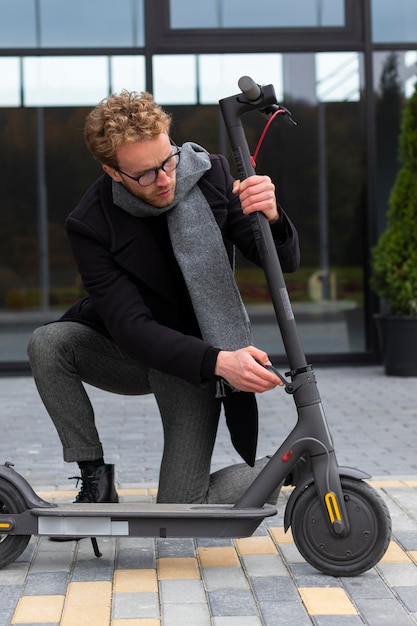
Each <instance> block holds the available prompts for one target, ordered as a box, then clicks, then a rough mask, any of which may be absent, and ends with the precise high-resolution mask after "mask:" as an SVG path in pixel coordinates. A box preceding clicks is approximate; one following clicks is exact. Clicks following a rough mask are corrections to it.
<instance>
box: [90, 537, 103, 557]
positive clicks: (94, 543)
mask: <svg viewBox="0 0 417 626" xmlns="http://www.w3.org/2000/svg"><path fill="white" fill-rule="evenodd" d="M90 539H91V545H92V546H93V550H94V554H95V556H96V557H97V558H99V557H100V556H103V555H102V553H101V552H100V550H99V547H98V543H97V539H96V538H95V537H90Z"/></svg>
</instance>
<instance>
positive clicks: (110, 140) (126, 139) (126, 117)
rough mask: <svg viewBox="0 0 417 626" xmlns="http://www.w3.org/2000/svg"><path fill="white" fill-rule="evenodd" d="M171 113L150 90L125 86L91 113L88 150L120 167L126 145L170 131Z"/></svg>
mask: <svg viewBox="0 0 417 626" xmlns="http://www.w3.org/2000/svg"><path fill="white" fill-rule="evenodd" d="M170 126H171V116H170V115H169V114H168V113H166V112H165V111H164V110H163V109H162V108H161V107H160V106H159V105H158V104H156V102H155V101H154V100H153V98H152V95H151V94H150V93H147V92H145V91H144V92H141V93H138V92H136V91H127V90H126V89H124V90H123V91H121V92H120V94H112V95H111V96H109V97H108V98H104V100H102V101H101V102H99V104H98V105H97V106H96V107H95V108H94V109H93V110H92V111H91V112H90V113H89V115H88V116H87V119H86V122H85V126H84V138H85V141H86V144H87V147H88V149H89V150H90V152H91V154H92V155H93V157H94V158H95V159H97V161H100V162H101V163H104V164H106V165H111V166H112V167H114V166H117V158H116V153H117V150H118V149H119V148H120V146H121V145H122V144H125V143H137V142H138V141H145V140H147V139H152V138H153V137H156V136H157V135H160V134H161V133H168V132H169V129H170Z"/></svg>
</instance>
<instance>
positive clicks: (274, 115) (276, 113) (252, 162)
mask: <svg viewBox="0 0 417 626" xmlns="http://www.w3.org/2000/svg"><path fill="white" fill-rule="evenodd" d="M280 113H285V110H283V109H278V111H275V113H273V115H271V117H270V118H269V120H268V121H267V123H266V124H265V127H264V129H263V131H262V133H261V136H260V137H259V141H258V143H257V146H256V148H255V152H254V153H253V156H251V158H250V160H251V164H252V167H253V168H255V167H256V157H257V156H258V153H259V150H260V148H261V145H262V142H263V140H264V139H265V135H266V133H267V132H268V128H269V127H270V125H271V124H272V121H273V120H274V119H275V118H276V116H277V115H279V114H280Z"/></svg>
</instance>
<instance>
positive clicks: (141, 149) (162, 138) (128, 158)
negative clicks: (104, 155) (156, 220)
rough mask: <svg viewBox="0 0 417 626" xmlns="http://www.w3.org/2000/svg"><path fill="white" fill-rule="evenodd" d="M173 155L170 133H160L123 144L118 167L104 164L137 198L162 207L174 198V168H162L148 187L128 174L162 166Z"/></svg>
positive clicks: (118, 153) (119, 150) (119, 153)
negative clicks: (166, 169)
mask: <svg viewBox="0 0 417 626" xmlns="http://www.w3.org/2000/svg"><path fill="white" fill-rule="evenodd" d="M171 155H172V145H171V143H170V140H169V137H168V135H166V134H165V133H161V134H160V135H157V136H156V137H155V138H153V139H149V140H146V141H140V142H138V143H130V144H129V143H126V144H123V145H122V146H121V147H120V148H119V149H118V151H117V163H118V169H117V170H116V169H114V168H112V167H110V166H109V165H103V169H104V171H105V172H106V173H107V174H109V176H111V177H112V178H113V180H115V181H116V182H118V183H121V184H122V185H123V186H124V187H125V188H126V189H127V190H128V191H130V193H131V194H133V195H134V196H136V197H137V198H140V199H141V200H144V201H145V202H147V203H148V204H150V205H152V206H154V207H157V208H162V207H165V206H167V205H168V204H170V203H171V202H172V201H173V199H174V193H175V170H173V171H172V172H165V171H164V170H162V169H159V170H158V174H157V177H156V179H155V181H154V182H153V183H151V184H150V185H147V186H146V187H143V186H142V185H140V183H139V182H137V181H135V180H132V179H131V178H129V176H133V177H137V176H140V175H143V174H145V173H146V172H148V171H149V170H153V169H155V168H159V167H160V166H161V165H162V164H163V163H164V161H165V160H166V159H167V158H168V157H170V156H171Z"/></svg>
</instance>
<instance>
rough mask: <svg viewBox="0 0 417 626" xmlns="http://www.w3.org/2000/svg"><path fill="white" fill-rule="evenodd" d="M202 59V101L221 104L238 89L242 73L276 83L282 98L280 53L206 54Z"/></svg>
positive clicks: (279, 97) (278, 95)
mask: <svg viewBox="0 0 417 626" xmlns="http://www.w3.org/2000/svg"><path fill="white" fill-rule="evenodd" d="M198 63H199V79H200V85H199V93H200V102H201V104H218V101H219V100H220V99H221V98H225V97H227V96H229V95H231V94H233V93H238V92H239V87H238V80H239V78H240V77H241V76H251V78H253V79H254V81H255V82H257V83H258V84H259V85H265V84H270V83H273V84H274V87H275V93H276V95H277V98H278V100H281V99H282V60H281V55H280V54H202V55H200V56H199V57H198Z"/></svg>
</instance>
